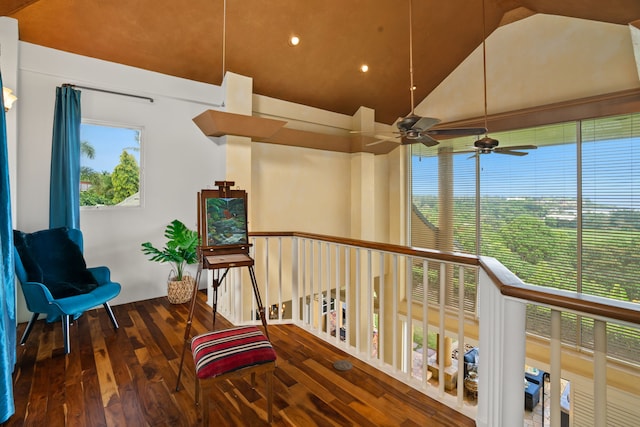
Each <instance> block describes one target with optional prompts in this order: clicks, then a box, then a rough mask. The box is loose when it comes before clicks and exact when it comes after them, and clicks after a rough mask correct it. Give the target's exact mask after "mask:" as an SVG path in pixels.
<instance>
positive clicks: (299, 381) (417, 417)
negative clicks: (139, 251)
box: [4, 293, 475, 427]
mask: <svg viewBox="0 0 640 427" xmlns="http://www.w3.org/2000/svg"><path fill="white" fill-rule="evenodd" d="M113 311H114V313H115V315H116V317H117V319H118V322H119V323H120V329H119V330H118V331H115V330H114V329H113V327H112V325H111V323H110V321H109V319H108V317H107V314H106V313H105V311H104V310H103V309H97V310H92V311H90V312H87V313H85V314H84V315H83V316H82V317H80V318H79V319H78V320H77V321H76V322H75V323H74V325H73V326H72V328H71V354H69V355H68V356H65V355H64V351H63V344H62V331H61V327H60V323H59V322H56V323H54V324H47V323H45V322H44V321H39V322H38V323H37V324H36V326H35V327H34V329H33V331H32V333H31V336H30V337H29V340H28V341H27V344H26V345H24V346H18V358H17V365H16V370H15V374H14V377H15V381H14V384H15V385H14V395H15V405H16V413H15V414H14V415H13V416H12V417H11V418H10V419H9V420H8V421H7V422H6V423H5V424H4V426H7V427H8V426H47V427H57V426H135V427H139V426H197V425H202V422H201V416H200V414H199V412H198V407H196V406H195V404H194V374H193V360H192V358H191V354H190V352H189V350H187V353H186V357H185V366H184V371H183V373H182V381H181V382H182V384H181V387H180V390H179V391H178V392H176V391H175V387H176V380H177V373H178V366H179V364H180V354H181V351H182V345H183V337H184V328H185V323H186V317H187V314H188V307H187V304H182V305H172V304H169V303H168V301H167V300H166V298H157V299H151V300H146V301H140V302H135V303H130V304H123V305H120V306H115V307H113ZM25 326H26V325H25V324H20V325H19V329H18V339H19V338H20V336H21V334H22V331H23V330H24V328H25ZM228 326H230V324H229V323H228V322H227V321H226V320H225V319H224V318H222V317H220V316H218V319H217V321H216V329H221V328H224V327H228ZM210 328H211V310H210V308H209V307H208V306H207V305H206V302H205V295H204V294H202V293H200V294H199V299H198V303H197V308H196V314H195V316H194V321H193V327H192V335H195V334H199V333H203V332H205V331H207V330H209V329H210ZM269 334H270V337H271V340H272V343H273V345H274V347H275V349H276V352H277V354H278V367H277V369H276V374H275V381H274V392H275V398H274V408H273V411H274V412H273V413H274V419H273V425H275V426H334V425H338V426H435V427H437V426H474V425H475V423H474V422H473V421H472V420H471V419H469V418H466V417H464V416H463V415H461V414H459V413H457V412H455V411H453V410H452V409H450V408H448V407H447V406H445V405H443V404H441V403H438V402H437V401H434V400H432V399H430V398H429V397H426V396H425V395H423V394H421V393H419V392H416V391H414V390H412V389H411V388H410V387H408V386H407V385H405V384H403V383H401V382H399V381H396V380H394V379H392V378H391V377H389V376H387V375H386V374H384V373H381V372H379V371H377V370H376V369H374V368H372V367H370V366H368V365H367V364H365V363H363V362H361V361H359V360H357V359H353V358H350V357H349V356H348V355H346V354H345V353H343V352H342V351H341V350H338V349H336V348H334V347H332V346H331V345H328V344H326V343H324V342H323V341H321V340H319V339H317V338H316V337H314V336H313V335H311V334H309V333H307V332H306V331H304V330H302V329H301V328H298V327H296V326H292V325H271V326H269ZM341 359H348V360H350V361H351V362H352V363H353V369H351V370H349V371H344V372H343V371H337V370H336V369H334V368H333V363H334V362H335V361H336V360H341ZM264 386H265V384H264V378H260V377H258V378H257V386H256V388H255V389H252V388H251V386H250V379H249V378H246V379H242V380H232V381H226V382H221V383H220V385H219V386H218V387H217V389H216V390H215V393H214V395H212V396H211V398H212V399H213V400H212V402H213V404H212V405H211V408H212V409H211V414H210V421H211V422H210V424H211V425H215V426H254V425H256V426H258V425H266V424H267V423H266V400H265V398H264Z"/></svg>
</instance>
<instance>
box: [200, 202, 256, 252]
mask: <svg viewBox="0 0 640 427" xmlns="http://www.w3.org/2000/svg"><path fill="white" fill-rule="evenodd" d="M205 209H206V211H205V214H206V238H207V240H206V242H207V246H227V245H238V244H246V243H247V211H246V206H245V201H244V198H208V199H206V203H205Z"/></svg>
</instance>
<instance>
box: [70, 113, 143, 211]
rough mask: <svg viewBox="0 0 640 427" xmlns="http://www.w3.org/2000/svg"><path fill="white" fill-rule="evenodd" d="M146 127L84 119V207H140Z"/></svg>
mask: <svg viewBox="0 0 640 427" xmlns="http://www.w3.org/2000/svg"><path fill="white" fill-rule="evenodd" d="M141 136H142V129H141V128H139V127H133V126H122V125H117V124H105V123H96V122H90V121H83V122H82V124H81V126H80V206H81V207H86V206H93V207H102V206H140V194H141V192H140V190H141V188H140V185H141V179H140V171H141V167H140V154H141V143H140V142H141Z"/></svg>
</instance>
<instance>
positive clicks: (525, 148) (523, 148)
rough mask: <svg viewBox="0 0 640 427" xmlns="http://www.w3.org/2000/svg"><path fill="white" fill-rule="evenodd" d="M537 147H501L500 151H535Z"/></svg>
mask: <svg viewBox="0 0 640 427" xmlns="http://www.w3.org/2000/svg"><path fill="white" fill-rule="evenodd" d="M537 148H538V147H537V146H535V145H514V146H513V147H502V148H501V149H502V150H535V149H537Z"/></svg>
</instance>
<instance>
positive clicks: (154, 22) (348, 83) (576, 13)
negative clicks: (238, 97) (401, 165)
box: [0, 0, 640, 124]
mask: <svg viewBox="0 0 640 427" xmlns="http://www.w3.org/2000/svg"><path fill="white" fill-rule="evenodd" d="M484 2H485V3H486V4H485V5H484V8H485V10H486V16H487V18H486V27H487V30H486V34H490V33H491V32H492V31H493V30H494V29H495V28H497V27H498V26H499V25H508V24H509V23H511V22H513V21H516V20H519V19H522V18H525V17H527V16H530V15H532V14H536V13H544V14H555V15H564V16H572V17H577V18H583V19H591V20H597V21H603V22H610V23H616V24H624V25H626V24H634V25H636V26H640V25H639V24H638V23H639V22H640V1H638V0H610V1H607V2H606V6H605V5H603V2H602V1H601V0H564V1H557V0H484ZM482 8H483V0H447V1H441V0H413V44H414V55H413V57H414V81H415V84H416V94H415V95H416V96H415V98H416V102H417V101H419V100H421V99H423V98H424V97H426V96H427V95H428V94H429V93H430V91H432V90H433V89H434V88H435V87H436V86H437V85H438V84H439V83H440V82H441V81H442V80H443V79H444V78H445V77H446V76H447V75H448V74H449V73H450V72H451V71H452V70H453V69H454V68H455V67H456V66H457V65H458V64H460V63H461V62H462V61H463V60H464V59H465V58H466V57H467V56H468V55H469V54H470V53H471V52H472V51H473V50H474V49H475V48H476V47H477V46H478V45H479V44H480V43H481V40H482V34H483V30H482ZM224 9H225V0H190V1H187V2H177V1H174V0H137V1H69V0H3V1H2V2H0V14H2V15H8V16H11V17H13V18H16V19H18V21H19V31H20V40H22V41H25V42H30V43H34V44H38V45H42V46H47V47H51V48H55V49H60V50H63V51H67V52H72V53H77V54H81V55H85V56H89V57H94V58H99V59H103V60H107V61H113V62H117V63H122V64H126V65H130V66H134V67H139V68H142V69H147V70H153V71H157V72H160V73H164V74H169V75H173V76H178V77H183V78H187V79H191V80H196V81H201V82H207V83H213V84H218V85H219V84H220V83H221V80H222V75H223V59H224V70H225V71H233V72H235V73H238V74H242V75H246V76H250V77H252V78H253V83H254V91H255V93H258V94H261V95H266V96H269V97H273V98H278V99H282V100H286V101H291V102H295V103H300V104H305V105H309V106H313V107H317V108H321V109H325V110H329V111H334V112H338V113H343V114H347V115H352V114H354V113H355V111H356V110H357V109H358V108H359V107H360V106H366V107H369V108H373V109H374V110H375V112H376V121H378V122H381V123H387V124H391V123H393V122H395V121H396V119H397V118H398V117H401V116H405V115H407V114H408V113H409V112H410V109H411V102H410V93H409V86H410V84H409V25H408V24H409V0H350V1H344V0H322V1H311V0H272V1H264V0H226V13H224ZM225 22H226V25H223V24H224V23H225ZM223 28H226V31H223ZM293 34H295V35H298V36H299V37H300V39H301V43H300V44H299V45H298V46H297V47H291V46H290V45H289V44H288V39H289V37H290V36H291V35H293ZM223 35H224V36H225V37H224V38H226V46H225V49H224V55H223ZM364 63H366V64H368V66H369V72H368V73H362V72H361V71H360V70H359V67H360V65H361V64H364Z"/></svg>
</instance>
